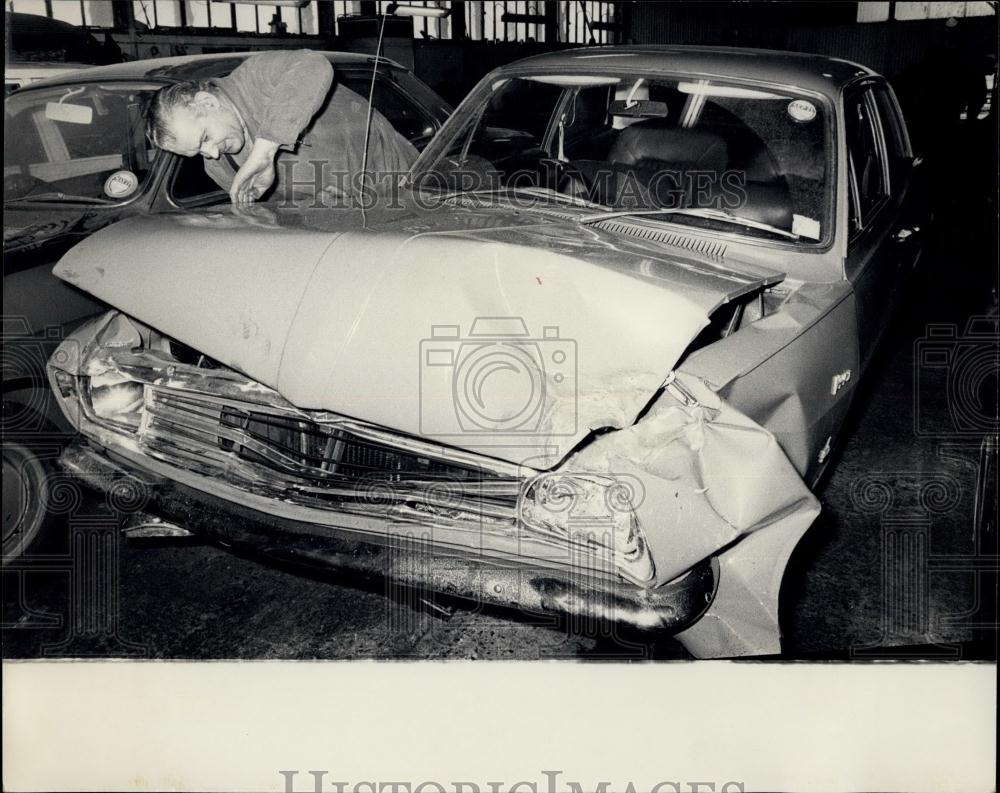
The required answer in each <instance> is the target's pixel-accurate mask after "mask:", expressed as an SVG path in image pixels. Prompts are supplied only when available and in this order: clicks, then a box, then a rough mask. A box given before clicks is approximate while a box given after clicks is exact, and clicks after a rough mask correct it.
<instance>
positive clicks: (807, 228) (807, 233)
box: [792, 215, 819, 240]
mask: <svg viewBox="0 0 1000 793" xmlns="http://www.w3.org/2000/svg"><path fill="white" fill-rule="evenodd" d="M792 234H798V235H799V236H800V237H806V238H807V239H810V240H818V239H819V221H818V220H813V219H812V218H807V217H806V216H805V215H792Z"/></svg>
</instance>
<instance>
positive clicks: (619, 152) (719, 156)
mask: <svg viewBox="0 0 1000 793" xmlns="http://www.w3.org/2000/svg"><path fill="white" fill-rule="evenodd" d="M608 159H609V160H611V161H612V162H618V163H622V164H624V165H641V164H650V161H651V160H652V161H655V162H664V163H671V164H678V165H684V166H685V167H687V168H694V169H698V170H705V171H712V170H717V171H722V170H724V169H725V168H726V166H727V165H728V164H729V152H728V150H727V147H726V142H725V141H724V140H723V139H722V138H721V137H720V136H719V135H716V134H715V133H713V132H704V131H701V130H695V129H668V128H665V127H663V126H654V125H650V124H649V123H648V122H643V123H641V124H633V125H632V126H631V127H629V128H628V129H625V130H622V132H621V134H620V135H619V136H618V140H616V141H615V145H614V146H612V147H611V152H610V154H609V155H608Z"/></svg>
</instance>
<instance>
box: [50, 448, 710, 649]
mask: <svg viewBox="0 0 1000 793" xmlns="http://www.w3.org/2000/svg"><path fill="white" fill-rule="evenodd" d="M60 462H61V465H62V466H63V468H64V469H65V470H66V471H67V472H69V473H70V474H72V475H74V476H75V477H77V478H78V479H80V480H81V481H83V482H84V483H86V484H88V485H90V486H91V487H94V488H96V489H98V490H101V491H104V492H107V493H111V494H112V495H113V496H114V498H112V499H111V501H112V503H129V504H137V503H138V504H143V506H142V509H143V510H144V511H147V512H153V513H154V514H156V515H157V516H160V517H163V518H165V519H167V520H169V521H173V522H176V523H178V524H179V525H182V526H183V527H185V528H188V529H191V530H193V531H195V532H197V533H199V534H201V535H203V536H206V537H207V538H209V539H213V540H216V541H221V542H224V543H226V544H228V545H233V546H239V547H243V548H246V549H252V550H254V551H257V552H260V553H263V554H265V555H266V556H268V557H271V558H275V559H280V560H284V561H289V562H294V563H298V564H303V565H308V566H314V567H323V568H328V569H333V570H337V571H340V572H342V573H344V574H345V577H346V578H347V579H354V580H367V581H371V580H382V581H385V582H386V584H394V585H397V586H404V587H410V588H413V589H415V590H417V591H418V592H421V591H422V592H425V593H426V598H427V599H428V600H430V599H432V598H434V597H435V595H436V594H439V593H440V594H443V595H445V596H447V597H451V598H457V599H460V600H464V601H471V602H473V603H475V604H477V605H485V606H491V607H502V608H515V609H518V610H521V611H524V612H528V613H534V614H540V615H564V616H569V617H576V618H584V619H588V620H607V621H612V622H616V623H620V624H626V625H630V626H633V627H635V628H640V629H656V630H665V631H669V632H676V631H679V630H683V629H685V628H686V627H688V626H690V625H691V624H692V623H694V622H696V621H697V620H698V619H699V618H700V617H701V616H702V615H703V614H704V613H705V611H706V610H707V609H708V608H709V605H710V604H711V602H712V599H713V597H714V594H715V591H716V588H717V583H718V563H717V561H715V560H713V559H706V560H704V561H703V562H701V563H699V564H697V565H695V566H694V567H692V568H691V569H690V570H688V571H687V572H686V573H684V574H683V575H681V576H679V577H678V578H676V579H675V580H673V581H670V582H668V583H666V584H664V585H662V586H660V587H657V588H656V589H648V588H645V587H641V586H635V585H632V584H628V583H627V582H622V581H620V580H618V581H616V580H613V579H610V578H601V577H598V576H594V575H590V574H588V573H587V572H581V574H580V575H579V576H577V575H574V574H572V573H569V572H567V571H566V570H565V569H563V570H559V569H549V568H546V567H542V566H538V567H533V566H530V565H524V564H517V565H510V564H506V565H505V564H501V563H497V562H495V561H491V560H486V559H483V558H476V557H473V556H469V555H466V554H455V553H442V552H436V551H434V550H429V546H428V544H427V542H426V537H422V536H420V535H419V534H418V533H417V532H415V533H414V535H413V536H412V538H407V537H406V536H405V535H400V533H399V531H398V529H396V530H394V531H393V532H392V533H385V534H383V535H382V536H376V535H373V534H371V533H366V534H364V535H361V534H360V533H357V532H351V531H349V530H340V529H337V528H332V527H329V526H320V525H317V524H314V523H307V522H304V521H299V520H294V519H289V518H280V517H275V516H273V515H263V514H261V512H259V511H258V510H256V509H254V508H253V506H246V505H241V504H236V503H233V502H231V501H228V500H224V499H221V498H218V497H215V496H212V495H210V494H208V493H205V492H203V491H201V490H198V489H195V488H193V487H188V486H185V485H184V484H181V483H179V482H177V481H175V480H173V479H168V478H166V477H165V476H164V473H165V472H157V471H155V470H151V468H155V467H157V465H158V464H157V463H156V461H153V460H149V461H147V462H148V465H143V464H137V463H136V461H134V460H121V459H118V460H116V459H113V458H112V455H110V454H106V453H103V452H99V451H97V450H95V449H94V448H93V447H91V446H89V445H87V444H86V443H85V442H80V443H76V444H73V445H71V446H69V447H68V448H67V449H66V450H65V451H64V452H63V455H62V458H61V461H60ZM147 500H148V501H149V502H150V503H148V504H147V503H144V502H146V501H147Z"/></svg>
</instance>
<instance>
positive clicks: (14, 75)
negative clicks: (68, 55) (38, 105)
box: [3, 61, 90, 98]
mask: <svg viewBox="0 0 1000 793" xmlns="http://www.w3.org/2000/svg"><path fill="white" fill-rule="evenodd" d="M89 68H90V64H87V63H58V62H57V63H34V62H31V61H28V62H24V63H20V62H14V63H8V64H7V66H6V68H4V70H3V95H4V97H5V98H6V97H7V96H10V94H12V93H14V91H17V90H18V89H20V88H23V87H24V86H26V85H31V84H32V83H38V82H41V81H42V80H51V79H52V78H54V77H65V76H66V75H68V74H73V72H78V71H80V70H81V69H89Z"/></svg>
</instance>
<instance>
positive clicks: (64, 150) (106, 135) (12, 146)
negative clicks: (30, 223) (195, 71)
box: [3, 83, 159, 204]
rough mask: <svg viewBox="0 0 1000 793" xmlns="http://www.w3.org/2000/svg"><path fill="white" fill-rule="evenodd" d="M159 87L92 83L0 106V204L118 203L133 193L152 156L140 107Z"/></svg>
mask: <svg viewBox="0 0 1000 793" xmlns="http://www.w3.org/2000/svg"><path fill="white" fill-rule="evenodd" d="M158 87H159V86H155V85H137V84H127V83H126V84H105V85H100V84H93V85H80V86H62V87H59V88H49V89H43V90H28V91H23V92H17V93H14V94H12V95H11V96H9V97H7V98H6V99H5V100H4V123H5V129H4V147H3V176H4V203H5V204H6V203H9V202H13V201H29V200H39V201H45V200H59V201H71V202H80V203H119V202H121V201H126V200H128V199H129V198H130V197H131V196H133V195H135V194H136V193H138V192H139V191H140V190H141V189H142V186H143V184H144V182H145V180H146V178H147V177H148V175H149V173H150V170H151V167H152V163H153V159H154V157H155V154H156V152H155V150H154V149H153V148H152V147H151V146H149V144H148V143H147V142H146V139H145V131H144V127H143V122H142V110H141V106H142V101H143V99H144V97H145V96H147V95H149V94H151V93H152V92H153V91H155V90H156V89H157V88H158Z"/></svg>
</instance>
